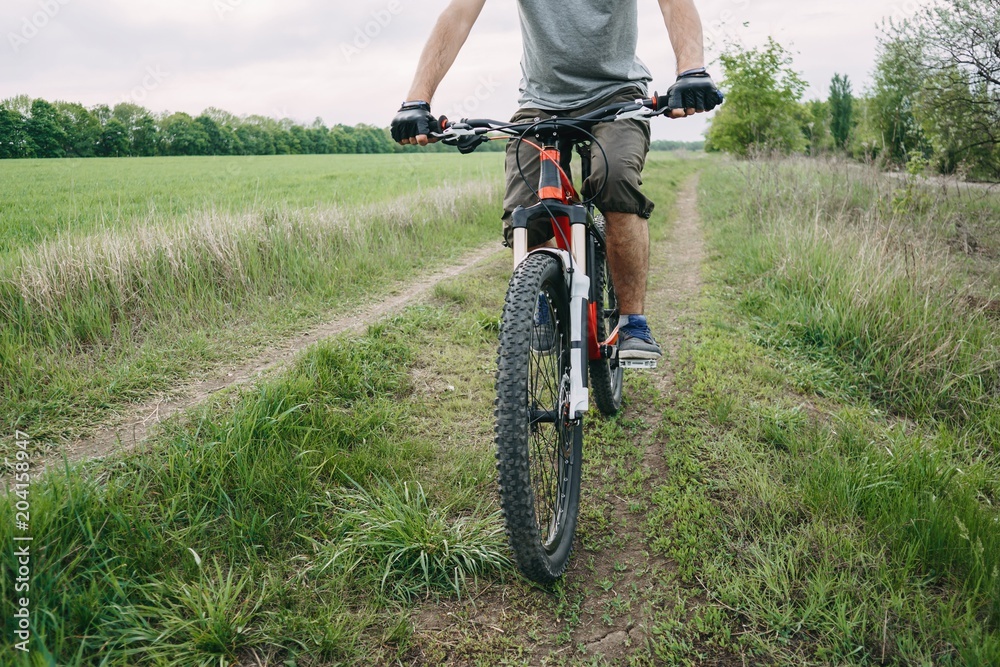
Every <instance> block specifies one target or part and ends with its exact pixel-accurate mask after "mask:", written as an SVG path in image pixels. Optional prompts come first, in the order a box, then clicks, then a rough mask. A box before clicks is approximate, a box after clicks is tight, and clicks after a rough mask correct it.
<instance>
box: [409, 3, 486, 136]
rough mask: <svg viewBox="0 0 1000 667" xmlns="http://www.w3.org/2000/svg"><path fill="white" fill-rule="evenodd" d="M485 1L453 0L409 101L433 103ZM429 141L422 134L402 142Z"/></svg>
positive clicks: (422, 59)
mask: <svg viewBox="0 0 1000 667" xmlns="http://www.w3.org/2000/svg"><path fill="white" fill-rule="evenodd" d="M485 5H486V0H452V2H451V3H450V4H449V5H448V8H447V9H445V10H444V13H442V14H441V17H440V18H439V19H438V22H437V25H435V26H434V30H433V31H432V32H431V36H430V38H429V39H428V40H427V45H426V46H425V47H424V52H423V53H422V54H421V56H420V62H419V63H418V64H417V73H416V75H415V76H414V77H413V85H412V86H411V87H410V95H409V97H408V98H407V101H417V100H420V101H423V102H427V103H430V101H431V98H433V97H434V93H436V92H437V89H438V86H439V85H441V81H442V80H443V79H444V77H445V75H446V74H447V73H448V70H450V69H451V66H452V65H453V64H454V63H455V58H457V57H458V52H459V51H461V50H462V46H463V45H464V44H465V40H466V39H468V38H469V33H470V32H472V26H473V25H475V23H476V19H478V18H479V14H480V13H481V12H482V11H483V6H485ZM427 142H428V138H427V136H426V135H420V136H417V137H414V138H412V139H404V140H403V141H402V142H401V143H404V144H420V145H421V146H426V145H427Z"/></svg>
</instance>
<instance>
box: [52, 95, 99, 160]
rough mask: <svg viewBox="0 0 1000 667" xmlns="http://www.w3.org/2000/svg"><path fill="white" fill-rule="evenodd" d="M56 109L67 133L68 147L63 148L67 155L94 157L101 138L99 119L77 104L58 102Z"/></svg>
mask: <svg viewBox="0 0 1000 667" xmlns="http://www.w3.org/2000/svg"><path fill="white" fill-rule="evenodd" d="M55 107H56V109H57V110H58V112H59V118H60V121H61V124H62V127H63V130H64V131H65V132H66V145H65V146H63V150H64V151H65V152H66V155H68V156H73V157H94V154H95V151H96V150H97V144H98V142H99V141H100V138H101V123H100V121H98V119H97V117H96V116H95V115H94V114H93V113H91V112H90V111H89V110H88V109H87V108H85V107H84V106H83V105H82V104H77V103H75V102H56V103H55Z"/></svg>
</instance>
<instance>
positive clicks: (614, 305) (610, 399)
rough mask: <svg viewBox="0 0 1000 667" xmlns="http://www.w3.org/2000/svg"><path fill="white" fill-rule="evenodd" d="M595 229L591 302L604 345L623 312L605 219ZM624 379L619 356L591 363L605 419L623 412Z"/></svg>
mask: <svg viewBox="0 0 1000 667" xmlns="http://www.w3.org/2000/svg"><path fill="white" fill-rule="evenodd" d="M594 226H595V227H596V229H597V233H596V235H595V238H594V239H593V241H594V255H593V256H594V260H593V261H594V266H593V267H591V275H592V276H593V279H592V280H593V287H594V289H593V297H592V301H593V304H594V307H595V308H596V309H597V340H598V341H600V342H604V341H605V340H606V339H607V337H608V336H610V335H611V332H612V331H614V330H615V327H617V326H618V317H619V315H620V314H621V309H620V308H619V307H618V296H617V295H616V294H615V285H614V283H613V282H612V281H611V268H610V267H609V266H608V252H607V241H606V237H605V227H606V225H605V222H604V217H603V216H597V218H596V219H595V220H594ZM624 376H625V372H624V369H623V368H622V367H621V365H620V364H619V363H618V358H617V356H616V357H615V358H614V359H597V360H594V361H591V362H590V385H591V395H592V396H593V398H594V404H595V405H597V409H598V410H600V411H601V414H602V415H605V416H608V417H610V416H611V415H615V414H617V413H618V410H619V409H621V407H622V383H623V381H624Z"/></svg>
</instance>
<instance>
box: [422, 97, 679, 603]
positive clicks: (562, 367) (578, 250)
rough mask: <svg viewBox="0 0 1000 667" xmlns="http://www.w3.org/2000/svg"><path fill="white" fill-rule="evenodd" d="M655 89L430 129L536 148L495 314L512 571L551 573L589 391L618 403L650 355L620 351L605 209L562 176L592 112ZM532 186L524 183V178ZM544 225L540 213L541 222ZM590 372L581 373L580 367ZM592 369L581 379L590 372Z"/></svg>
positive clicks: (597, 115)
mask: <svg viewBox="0 0 1000 667" xmlns="http://www.w3.org/2000/svg"><path fill="white" fill-rule="evenodd" d="M666 111H668V109H667V108H666V107H665V106H661V105H660V100H659V99H658V98H657V96H655V95H654V96H653V97H652V98H649V99H639V100H636V101H635V102H634V103H619V104H613V105H610V106H607V107H604V108H601V109H598V110H596V111H594V112H592V113H589V114H586V115H584V116H579V117H575V118H562V117H556V118H550V119H545V120H537V121H535V122H529V123H517V124H513V123H503V122H500V121H493V120H468V119H465V120H462V121H461V122H458V123H450V122H448V121H447V119H444V118H442V119H441V132H440V133H436V134H435V136H436V137H438V138H439V139H441V140H443V141H444V143H446V144H449V145H453V146H456V147H458V148H459V150H460V151H461V152H463V153H470V152H472V151H474V150H475V149H476V147H478V146H479V145H481V144H482V143H484V142H486V141H489V140H494V139H500V140H508V141H514V142H516V145H515V146H514V147H513V149H514V150H515V154H516V155H518V169H519V170H520V174H521V177H522V178H524V179H525V182H527V178H526V177H525V176H524V171H523V168H522V165H521V164H520V149H521V144H527V145H529V146H531V147H533V148H535V149H537V150H538V153H539V159H540V160H541V164H540V167H541V174H540V176H539V182H538V189H537V190H534V192H535V194H536V196H537V198H538V203H537V204H535V205H533V206H530V207H528V208H525V207H518V208H517V209H515V210H514V212H513V215H512V227H513V249H514V273H513V276H512V277H511V279H510V285H509V287H508V289H507V296H506V299H505V303H504V308H503V316H502V319H501V323H500V343H499V348H498V352H497V376H496V391H497V398H496V413H495V414H496V448H497V454H496V456H497V470H498V475H499V486H500V504H501V507H502V509H503V516H504V522H505V524H506V529H507V536H508V540H509V543H510V547H511V550H512V551H513V553H514V557H515V562H516V563H517V566H518V568H519V569H520V571H521V572H522V573H523V574H524V575H525V576H526V577H528V578H529V579H531V580H533V581H536V582H539V583H543V584H545V583H551V582H553V581H555V580H557V579H558V578H559V577H561V576H562V574H563V573H564V572H565V570H566V566H567V564H568V562H569V557H570V552H571V551H572V547H573V536H574V533H575V531H576V523H577V516H578V510H579V501H580V473H581V466H582V462H583V442H582V441H583V419H584V415H585V414H586V413H587V410H588V408H589V402H590V398H591V396H592V397H593V399H594V403H595V404H596V405H597V408H598V410H599V411H600V412H601V413H602V414H604V415H614V414H615V413H617V412H618V410H619V409H620V407H621V403H622V380H623V375H624V371H625V369H627V368H655V366H656V362H655V361H648V360H634V361H632V360H624V359H619V358H618V346H617V342H618V320H619V314H620V312H619V308H618V301H617V297H616V295H615V289H614V284H613V282H612V278H611V272H610V271H609V267H608V259H607V244H606V240H605V232H606V230H605V225H604V220H603V218H601V217H600V216H599V215H595V207H594V201H595V200H596V198H597V196H599V194H600V193H598V194H597V195H595V196H594V197H591V198H589V199H586V200H584V199H583V198H581V196H580V195H579V193H578V192H577V190H576V188H575V187H574V185H573V182H572V179H571V177H570V173H571V169H570V165H571V158H572V151H573V149H574V148H575V149H576V151H577V153H578V154H579V156H580V172H581V174H580V175H581V177H582V179H583V180H584V181H585V180H586V179H587V178H588V177H589V176H590V175H591V162H592V157H593V155H595V153H594V152H593V151H594V150H595V149H596V150H598V151H601V152H602V153H603V150H604V149H603V148H602V147H601V146H600V143H599V142H598V141H597V138H596V137H595V136H594V135H593V134H592V133H591V129H592V128H593V127H594V126H595V125H597V124H598V123H609V122H617V121H622V120H627V119H634V118H649V117H652V116H656V115H660V114H662V113H665V112H666ZM528 185H529V187H531V184H530V183H529V184H528ZM536 220H542V221H546V220H548V221H549V222H551V225H552V232H553V237H554V239H555V242H556V247H542V248H535V249H532V250H530V251H529V248H528V226H529V224H530V223H531V222H534V221H536ZM543 224H544V222H543ZM588 375H589V378H588ZM588 379H589V383H588Z"/></svg>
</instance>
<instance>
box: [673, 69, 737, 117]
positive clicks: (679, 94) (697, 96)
mask: <svg viewBox="0 0 1000 667" xmlns="http://www.w3.org/2000/svg"><path fill="white" fill-rule="evenodd" d="M723 99H725V98H724V97H723V95H722V91H720V90H719V89H718V87H717V86H716V85H715V82H714V81H712V77H710V76H709V75H708V72H706V71H705V70H704V69H697V70H692V71H689V72H684V73H682V74H681V75H680V76H678V77H677V82H676V83H675V84H674V85H672V86H670V90H668V91H667V106H668V107H669V108H671V109H694V110H695V111H711V110H712V109H714V108H715V107H717V106H719V105H720V104H722V101H723Z"/></svg>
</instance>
